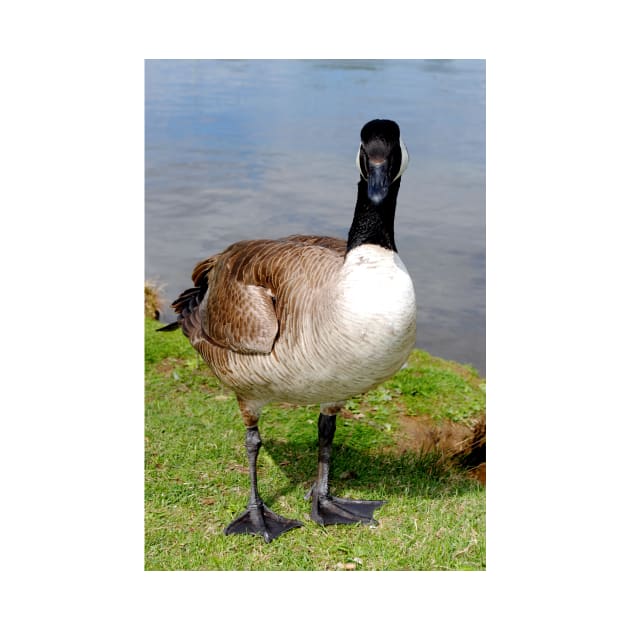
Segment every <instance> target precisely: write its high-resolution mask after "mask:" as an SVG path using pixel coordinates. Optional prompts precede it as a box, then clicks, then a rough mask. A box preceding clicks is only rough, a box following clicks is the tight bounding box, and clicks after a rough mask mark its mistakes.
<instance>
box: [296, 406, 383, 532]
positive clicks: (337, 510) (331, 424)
mask: <svg viewBox="0 0 630 630" xmlns="http://www.w3.org/2000/svg"><path fill="white" fill-rule="evenodd" d="M317 427H318V433H319V462H318V469H317V481H316V482H315V484H314V485H313V487H312V489H311V491H310V493H309V495H310V498H311V518H312V519H313V520H314V521H315V522H316V523H319V524H320V525H334V524H345V523H372V524H374V525H377V524H378V521H376V520H375V519H374V517H373V514H374V510H376V509H377V508H379V507H381V505H383V504H384V503H385V501H360V500H358V499H340V498H339V497H333V496H332V495H331V494H330V491H329V489H328V473H329V470H330V455H331V452H332V443H333V438H334V436H335V429H336V428H337V416H336V415H331V416H329V415H326V414H323V413H320V414H319V421H318V423H317ZM309 495H307V498H308V496H309Z"/></svg>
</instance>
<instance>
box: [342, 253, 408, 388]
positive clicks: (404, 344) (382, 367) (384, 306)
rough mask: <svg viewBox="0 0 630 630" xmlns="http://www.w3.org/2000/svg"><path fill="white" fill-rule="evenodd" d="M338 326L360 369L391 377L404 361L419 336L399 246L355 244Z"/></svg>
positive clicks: (344, 273)
mask: <svg viewBox="0 0 630 630" xmlns="http://www.w3.org/2000/svg"><path fill="white" fill-rule="evenodd" d="M340 288H341V293H340V296H339V302H338V307H339V313H340V316H341V322H340V327H339V329H340V330H341V331H343V332H344V334H345V336H346V343H345V344H344V345H345V352H346V353H347V354H348V355H349V356H350V357H352V362H354V363H355V364H356V368H355V369H356V370H357V372H359V374H357V377H359V375H360V373H361V371H367V372H368V374H366V376H367V377H368V379H369V378H370V377H373V378H376V379H381V378H383V379H384V378H388V377H389V376H391V375H392V374H393V373H394V372H395V371H396V370H398V369H399V368H400V366H401V365H402V364H403V363H404V362H405V361H406V359H407V357H408V356H409V353H410V352H411V350H412V348H413V346H414V343H415V336H416V299H415V293H414V290H413V283H412V281H411V278H410V277H409V273H408V272H407V269H406V267H405V265H404V264H403V262H402V260H401V259H400V257H399V256H398V254H397V253H396V252H393V251H391V250H387V249H384V248H382V247H378V246H376V245H362V246H360V247H356V248H355V249H353V250H351V251H350V252H349V253H348V255H347V257H346V261H345V264H344V268H343V271H342V277H341V283H340Z"/></svg>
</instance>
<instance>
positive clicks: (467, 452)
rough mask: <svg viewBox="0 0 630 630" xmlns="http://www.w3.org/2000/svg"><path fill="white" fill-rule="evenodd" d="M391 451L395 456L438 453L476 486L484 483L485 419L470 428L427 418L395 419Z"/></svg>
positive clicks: (404, 416) (403, 417)
mask: <svg viewBox="0 0 630 630" xmlns="http://www.w3.org/2000/svg"><path fill="white" fill-rule="evenodd" d="M394 450H395V451H396V452H398V453H407V452H414V453H431V452H433V453H439V454H440V455H442V456H443V457H444V458H446V459H449V460H451V461H453V462H454V463H456V464H458V465H460V466H462V467H463V468H465V469H467V470H468V471H469V474H470V476H471V477H473V478H474V479H477V481H479V482H480V483H482V484H484V485H485V483H486V417H485V414H484V415H483V416H481V417H479V418H478V419H476V420H475V422H474V423H473V425H472V427H467V426H464V425H462V424H458V423H456V422H449V421H444V422H440V423H436V422H435V421H433V420H431V419H430V418H428V417H426V416H425V417H423V416H418V417H412V416H406V415H402V416H400V418H399V425H398V431H397V437H396V445H395V447H394Z"/></svg>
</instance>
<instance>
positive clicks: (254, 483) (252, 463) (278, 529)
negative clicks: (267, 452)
mask: <svg viewBox="0 0 630 630" xmlns="http://www.w3.org/2000/svg"><path fill="white" fill-rule="evenodd" d="M261 444H262V440H261V438H260V433H259V432H258V427H257V426H253V427H248V428H247V433H246V436H245V448H246V449H247V459H248V461H249V479H250V486H251V494H250V497H249V503H248V504H247V509H246V510H245V512H243V513H242V514H241V515H240V516H238V517H237V518H235V519H234V520H233V521H232V522H231V523H230V524H229V525H228V526H227V527H226V528H225V533H226V534H260V535H261V536H262V537H263V538H264V539H265V542H271V541H272V540H273V539H274V538H277V537H278V536H280V534H283V533H284V532H286V531H288V530H290V529H293V528H294V527H301V526H302V523H301V522H300V521H294V520H292V519H288V518H284V517H283V516H280V515H278V514H275V513H274V512H272V511H271V510H270V509H269V508H268V507H267V506H266V505H265V504H264V503H263V502H262V499H261V498H260V495H259V494H258V477H257V474H256V461H257V459H258V451H259V450H260V445H261Z"/></svg>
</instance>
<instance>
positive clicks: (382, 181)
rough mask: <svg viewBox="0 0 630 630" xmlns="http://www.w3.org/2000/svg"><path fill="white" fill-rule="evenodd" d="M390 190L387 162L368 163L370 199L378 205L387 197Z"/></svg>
mask: <svg viewBox="0 0 630 630" xmlns="http://www.w3.org/2000/svg"><path fill="white" fill-rule="evenodd" d="M388 189H389V173H388V169H387V160H384V161H382V162H379V163H378V164H374V162H371V161H368V197H369V199H370V201H372V203H374V204H376V205H378V204H379V203H381V201H383V199H385V197H386V196H387V191H388Z"/></svg>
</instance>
